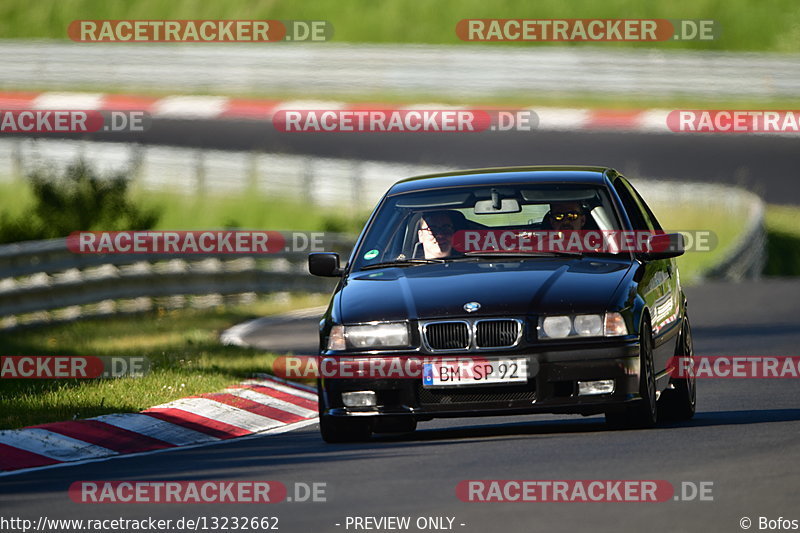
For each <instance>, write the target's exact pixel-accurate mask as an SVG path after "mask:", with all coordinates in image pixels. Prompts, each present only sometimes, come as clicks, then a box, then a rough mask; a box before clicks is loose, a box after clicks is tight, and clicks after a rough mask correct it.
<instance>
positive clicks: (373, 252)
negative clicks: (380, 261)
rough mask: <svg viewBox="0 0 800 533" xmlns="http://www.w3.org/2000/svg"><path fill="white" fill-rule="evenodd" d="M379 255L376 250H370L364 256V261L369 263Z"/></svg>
mask: <svg viewBox="0 0 800 533" xmlns="http://www.w3.org/2000/svg"><path fill="white" fill-rule="evenodd" d="M379 253H380V252H379V251H378V250H370V251H369V252H367V253H365V254H364V259H366V260H367V261H369V260H370V259H375V258H376V257H378V254H379Z"/></svg>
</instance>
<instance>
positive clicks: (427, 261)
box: [360, 259, 447, 270]
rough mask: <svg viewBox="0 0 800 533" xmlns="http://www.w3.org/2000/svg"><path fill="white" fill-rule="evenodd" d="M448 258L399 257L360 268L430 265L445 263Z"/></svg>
mask: <svg viewBox="0 0 800 533" xmlns="http://www.w3.org/2000/svg"><path fill="white" fill-rule="evenodd" d="M446 261H447V260H446V259H398V260H397V261H384V262H382V263H375V264H372V265H366V266H362V267H361V269H360V270H371V269H373V268H387V267H404V266H414V265H429V264H431V263H445V262H446Z"/></svg>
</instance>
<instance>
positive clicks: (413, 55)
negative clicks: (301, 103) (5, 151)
mask: <svg viewBox="0 0 800 533" xmlns="http://www.w3.org/2000/svg"><path fill="white" fill-rule="evenodd" d="M655 46H657V45H655ZM0 51H1V52H2V55H3V76H2V78H1V79H0V87H2V88H6V89H23V90H28V89H31V88H38V89H56V90H69V89H72V90H75V89H77V90H84V89H85V88H86V87H102V88H103V90H109V89H113V88H116V89H118V90H126V91H131V90H145V91H158V92H163V91H174V92H179V93H187V92H202V93H203V94H208V93H212V94H213V93H218V94H228V95H232V94H276V93H277V94H281V93H286V92H287V91H289V92H297V93H298V94H310V92H309V91H313V92H315V93H316V94H318V95H326V96H337V97H342V96H346V95H365V94H395V93H403V94H415V95H418V96H430V97H434V98H435V97H437V96H439V97H444V96H446V97H448V98H452V97H454V96H455V97H481V98H486V97H488V96H492V97H499V96H505V95H507V96H520V95H522V94H529V95H547V94H559V95H563V94H564V92H565V91H568V92H569V91H571V92H573V93H574V94H597V93H603V94H617V95H625V96H626V98H628V99H631V98H633V99H635V98H636V97H641V98H644V99H647V98H652V97H653V96H675V95H685V94H691V95H692V96H694V97H697V98H711V97H715V98H719V97H728V98H733V97H757V98H775V97H793V96H795V95H796V94H797V90H798V87H800V56H798V55H789V54H765V53H741V52H737V53H729V52H712V51H676V50H658V49H657V48H655V47H654V48H652V49H647V50H644V49H640V50H615V49H610V48H606V47H603V48H600V47H590V46H571V47H541V46H527V47H515V46H502V45H501V46H492V45H488V46H487V45H479V44H474V43H471V44H468V45H461V46H452V45H449V46H448V45H439V46H432V45H397V44H392V45H380V44H369V45H367V44H360V45H348V44H342V43H270V44H255V45H251V44H236V45H232V44H221V45H220V44H216V45H215V44H212V43H204V44H202V45H175V44H156V43H151V44H146V45H144V44H141V43H139V44H126V43H106V44H101V43H92V44H83V43H69V42H63V41H40V42H23V41H0ZM112 57H113V61H109V58H112ZM743 79H746V83H743V82H742V80H743Z"/></svg>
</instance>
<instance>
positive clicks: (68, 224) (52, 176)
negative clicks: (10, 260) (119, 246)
mask: <svg viewBox="0 0 800 533" xmlns="http://www.w3.org/2000/svg"><path fill="white" fill-rule="evenodd" d="M27 179H28V181H29V182H30V186H31V190H32V192H33V197H34V203H33V205H32V206H31V207H30V208H29V209H28V211H26V212H25V213H23V214H22V215H18V216H16V217H14V216H10V215H8V214H6V213H3V214H2V215H0V242H5V243H8V242H18V241H28V240H38V239H52V238H57V237H66V236H67V235H69V234H70V233H72V232H73V231H120V230H146V229H151V228H152V227H153V226H155V225H156V223H158V220H159V218H160V216H161V213H160V212H159V211H158V210H156V209H144V208H142V207H139V206H137V205H136V204H135V203H134V202H133V201H132V200H131V199H130V198H129V184H130V180H129V179H128V177H127V176H125V175H124V174H116V175H112V176H100V175H99V174H98V173H97V172H96V171H95V170H94V169H92V168H91V167H90V166H89V165H88V164H87V163H86V162H85V161H83V160H79V161H77V162H75V163H73V164H71V165H69V166H68V167H67V168H66V170H65V171H64V174H63V175H61V176H60V175H58V173H57V172H56V171H53V170H37V171H35V172H32V173H31V174H29V175H28V176H27Z"/></svg>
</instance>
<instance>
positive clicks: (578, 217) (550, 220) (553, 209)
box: [546, 202, 586, 231]
mask: <svg viewBox="0 0 800 533" xmlns="http://www.w3.org/2000/svg"><path fill="white" fill-rule="evenodd" d="M546 218H547V224H548V225H549V226H550V228H551V229H553V230H556V231H578V230H582V229H583V227H584V226H585V225H586V212H585V211H584V209H583V206H581V204H580V202H555V203H552V204H550V211H549V212H548V213H547V217H546Z"/></svg>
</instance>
